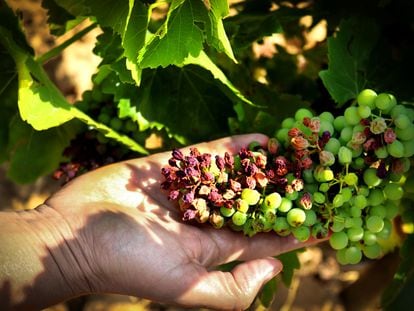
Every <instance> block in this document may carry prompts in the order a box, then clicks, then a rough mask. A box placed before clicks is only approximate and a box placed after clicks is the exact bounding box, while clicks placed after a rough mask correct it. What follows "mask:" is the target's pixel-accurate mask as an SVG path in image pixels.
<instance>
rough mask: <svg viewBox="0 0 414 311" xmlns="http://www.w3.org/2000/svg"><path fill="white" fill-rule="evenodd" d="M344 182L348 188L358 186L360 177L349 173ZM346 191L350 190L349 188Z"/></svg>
mask: <svg viewBox="0 0 414 311" xmlns="http://www.w3.org/2000/svg"><path fill="white" fill-rule="evenodd" d="M344 182H345V183H346V184H347V185H348V186H356V185H357V184H358V175H357V174H355V173H348V174H346V175H345V176H344ZM346 189H349V188H346ZM351 194H352V193H351Z"/></svg>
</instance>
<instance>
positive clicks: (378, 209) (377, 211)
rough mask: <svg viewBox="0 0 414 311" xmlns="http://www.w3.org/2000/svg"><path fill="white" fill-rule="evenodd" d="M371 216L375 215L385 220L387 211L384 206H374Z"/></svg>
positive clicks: (371, 209) (370, 212) (370, 210)
mask: <svg viewBox="0 0 414 311" xmlns="http://www.w3.org/2000/svg"><path fill="white" fill-rule="evenodd" d="M369 214H370V215H371V216H374V215H375V216H378V217H381V218H385V216H386V215H387V210H386V208H385V206H384V205H376V206H372V207H371V208H370V209H369Z"/></svg>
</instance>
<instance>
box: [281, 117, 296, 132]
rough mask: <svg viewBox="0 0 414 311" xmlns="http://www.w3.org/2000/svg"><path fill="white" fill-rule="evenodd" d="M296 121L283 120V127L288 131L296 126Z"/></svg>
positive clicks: (292, 119)
mask: <svg viewBox="0 0 414 311" xmlns="http://www.w3.org/2000/svg"><path fill="white" fill-rule="evenodd" d="M295 122H296V120H295V119H294V118H286V119H283V121H282V124H281V126H282V127H283V128H286V129H291V128H292V127H293V125H294V124H295Z"/></svg>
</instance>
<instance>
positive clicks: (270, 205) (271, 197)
mask: <svg viewBox="0 0 414 311" xmlns="http://www.w3.org/2000/svg"><path fill="white" fill-rule="evenodd" d="M281 203H282V197H281V196H280V194H279V193H277V192H273V193H270V194H268V195H267V196H266V197H265V198H264V200H263V203H262V206H264V208H265V209H271V210H275V209H277V208H278V207H279V206H280V204H281Z"/></svg>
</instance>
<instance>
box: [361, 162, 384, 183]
mask: <svg viewBox="0 0 414 311" xmlns="http://www.w3.org/2000/svg"><path fill="white" fill-rule="evenodd" d="M363 179H364V182H365V184H366V185H367V186H368V187H376V186H379V184H380V183H381V181H382V179H381V178H379V177H378V176H377V169H375V168H372V167H370V168H367V169H366V170H365V171H364V174H363Z"/></svg>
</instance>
